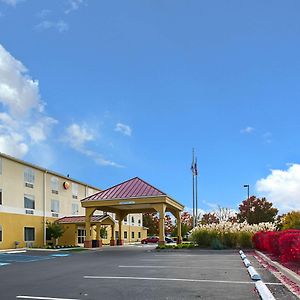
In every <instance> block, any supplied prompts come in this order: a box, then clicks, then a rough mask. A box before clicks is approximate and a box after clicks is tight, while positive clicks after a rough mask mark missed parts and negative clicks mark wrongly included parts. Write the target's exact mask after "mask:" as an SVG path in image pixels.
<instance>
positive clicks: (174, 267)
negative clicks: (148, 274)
mask: <svg viewBox="0 0 300 300" xmlns="http://www.w3.org/2000/svg"><path fill="white" fill-rule="evenodd" d="M119 268H149V269H151V268H153V269H212V270H244V269H245V267H242V268H234V267H231V268H230V267H228V268H226V267H225V268H212V267H201V266H199V267H195V266H191V267H185V266H184V267H178V266H124V265H120V266H119Z"/></svg>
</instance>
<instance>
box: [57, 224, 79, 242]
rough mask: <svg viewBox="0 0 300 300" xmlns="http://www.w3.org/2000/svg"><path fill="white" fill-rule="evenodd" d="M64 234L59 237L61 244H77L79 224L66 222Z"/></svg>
mask: <svg viewBox="0 0 300 300" xmlns="http://www.w3.org/2000/svg"><path fill="white" fill-rule="evenodd" d="M63 228H64V230H65V231H64V235H63V236H62V237H61V238H59V240H58V244H59V245H72V246H76V245H77V225H76V224H64V225H63Z"/></svg>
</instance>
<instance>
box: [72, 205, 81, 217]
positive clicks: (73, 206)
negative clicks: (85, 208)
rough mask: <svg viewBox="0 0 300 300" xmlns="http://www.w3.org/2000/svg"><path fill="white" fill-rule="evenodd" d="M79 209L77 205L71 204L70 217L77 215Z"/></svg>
mask: <svg viewBox="0 0 300 300" xmlns="http://www.w3.org/2000/svg"><path fill="white" fill-rule="evenodd" d="M78 211H79V207H78V204H77V203H72V215H78Z"/></svg>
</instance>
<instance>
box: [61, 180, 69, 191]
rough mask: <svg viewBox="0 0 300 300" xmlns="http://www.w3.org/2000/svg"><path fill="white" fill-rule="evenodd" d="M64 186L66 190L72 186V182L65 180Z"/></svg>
mask: <svg viewBox="0 0 300 300" xmlns="http://www.w3.org/2000/svg"><path fill="white" fill-rule="evenodd" d="M63 187H64V189H65V190H67V189H68V188H69V187H70V183H69V182H68V181H64V183H63Z"/></svg>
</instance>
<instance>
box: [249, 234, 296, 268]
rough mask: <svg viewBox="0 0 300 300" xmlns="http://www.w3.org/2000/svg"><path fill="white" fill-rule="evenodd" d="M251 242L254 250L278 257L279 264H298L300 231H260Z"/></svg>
mask: <svg viewBox="0 0 300 300" xmlns="http://www.w3.org/2000/svg"><path fill="white" fill-rule="evenodd" d="M252 241H253V245H254V247H255V248H256V249H258V250H261V251H265V252H268V253H270V254H273V255H275V256H277V257H279V258H280V260H281V262H290V261H294V262H296V263H297V262H299V263H300V230H297V229H289V230H283V231H260V232H257V233H255V234H254V235H253V239H252Z"/></svg>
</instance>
